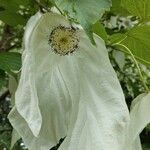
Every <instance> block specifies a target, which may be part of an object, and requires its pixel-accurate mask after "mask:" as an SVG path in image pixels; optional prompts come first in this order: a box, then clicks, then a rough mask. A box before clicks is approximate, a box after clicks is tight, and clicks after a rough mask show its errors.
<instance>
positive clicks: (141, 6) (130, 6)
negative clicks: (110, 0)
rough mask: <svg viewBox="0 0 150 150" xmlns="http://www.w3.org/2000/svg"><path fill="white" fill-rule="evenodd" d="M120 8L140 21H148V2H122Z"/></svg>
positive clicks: (128, 0)
mask: <svg viewBox="0 0 150 150" xmlns="http://www.w3.org/2000/svg"><path fill="white" fill-rule="evenodd" d="M121 3H122V7H124V8H125V9H127V10H128V11H129V12H130V13H131V14H132V15H135V16H138V17H139V18H140V19H141V20H143V19H146V18H149V19H150V0H122V1H121Z"/></svg>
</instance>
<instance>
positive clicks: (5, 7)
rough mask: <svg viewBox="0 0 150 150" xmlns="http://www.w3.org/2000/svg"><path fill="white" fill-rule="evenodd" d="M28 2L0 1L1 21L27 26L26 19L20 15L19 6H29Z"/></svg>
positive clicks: (17, 0)
mask: <svg viewBox="0 0 150 150" xmlns="http://www.w3.org/2000/svg"><path fill="white" fill-rule="evenodd" d="M28 4H29V1H28V0H21V1H20V0H0V8H1V11H0V20H2V21H3V22H5V23H7V24H9V25H11V26H16V25H18V24H23V25H24V24H25V23H26V19H25V18H24V17H23V16H22V15H20V14H19V12H18V11H19V6H21V5H23V6H25V7H26V6H27V5H28Z"/></svg>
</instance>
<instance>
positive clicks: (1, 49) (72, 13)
mask: <svg viewBox="0 0 150 150" xmlns="http://www.w3.org/2000/svg"><path fill="white" fill-rule="evenodd" d="M54 6H55V7H56V8H57V10H58V11H59V13H61V14H62V15H65V16H66V17H67V18H68V19H69V20H70V22H76V23H79V24H81V25H82V27H83V29H84V30H85V31H86V33H87V35H88V36H89V38H90V40H91V42H92V43H93V44H95V43H94V40H93V36H92V34H93V33H96V34H97V35H98V36H100V37H102V38H103V40H104V41H105V43H106V45H107V47H108V48H109V49H110V51H109V54H110V59H111V62H112V65H113V67H114V68H115V70H116V72H117V75H118V77H119V80H120V83H121V85H122V88H123V90H124V93H125V96H126V101H127V104H128V106H129V107H130V103H131V100H132V99H133V98H134V97H136V96H137V95H138V94H140V93H142V92H144V91H145V89H144V87H143V85H142V82H141V78H140V77H139V72H138V69H137V66H136V65H135V64H134V63H135V62H134V61H133V60H132V59H133V58H132V57H130V56H128V55H131V54H132V55H133V57H134V58H135V60H136V61H137V63H138V64H139V66H140V68H141V72H142V74H143V77H144V82H145V81H147V82H146V84H147V86H150V74H149V66H150V41H149V40H150V23H149V22H150V1H149V0H138V1H136V0H112V1H110V0H92V1H91V0H87V1H79V0H71V1H70V0H55V1H54V0H41V1H36V0H0V90H1V92H2V93H3V92H4V93H5V91H6V90H7V89H8V76H9V75H13V76H14V77H15V78H17V75H18V74H17V73H18V71H19V70H20V68H21V54H20V53H21V45H22V36H23V32H24V26H25V24H26V23H27V20H28V19H29V18H30V17H31V16H32V15H33V14H34V13H35V12H37V11H38V10H39V9H40V11H41V12H42V13H44V12H46V11H50V10H51V8H52V7H54ZM114 16H115V17H114ZM116 16H117V17H116ZM128 16H131V17H130V18H128ZM122 18H123V19H122ZM134 21H136V23H134ZM122 45H123V46H122ZM126 47H127V48H126ZM118 50H120V51H122V52H123V53H122V52H121V53H119V52H118ZM129 50H130V52H129ZM127 54H128V55H127ZM140 63H142V64H143V65H141V64H140ZM0 95H3V94H1V93H0ZM9 96H10V94H9V93H7V94H6V96H5V97H3V99H1V98H0V149H2V148H4V147H5V148H7V149H8V148H9V146H10V139H11V137H10V136H11V130H12V129H11V126H10V124H9V122H8V120H7V114H8V112H9V110H10V102H9V100H8V97H9ZM145 137H150V127H149V126H148V127H147V129H146V130H145V131H144V132H143V133H142V135H141V138H142V142H143V143H144V144H143V147H144V149H145V150H148V149H150V143H148V142H147V141H146V140H145ZM20 143H22V142H21V141H19V142H18V143H17V145H15V148H14V149H23V147H22V146H20ZM54 149H55V148H54Z"/></svg>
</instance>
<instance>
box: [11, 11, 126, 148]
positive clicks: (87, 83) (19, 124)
mask: <svg viewBox="0 0 150 150" xmlns="http://www.w3.org/2000/svg"><path fill="white" fill-rule="evenodd" d="M38 17H39V15H35V16H34V17H32V18H31V20H30V21H29V23H28V25H27V27H26V31H25V40H24V44H25V46H24V47H25V51H24V56H23V67H22V74H21V79H20V83H19V86H18V89H17V92H16V105H15V107H14V108H13V110H12V111H11V113H10V114H9V119H10V122H11V124H12V125H13V126H14V128H15V129H16V130H17V132H18V133H19V134H20V136H21V137H22V138H23V140H24V142H25V144H26V146H27V147H28V148H29V149H31V150H49V149H50V148H51V147H53V146H54V145H55V144H56V143H58V141H59V140H60V139H61V138H64V137H66V138H65V140H64V142H63V143H62V145H61V146H60V148H59V149H60V150H110V149H111V150H121V149H122V148H123V145H124V141H125V134H124V133H125V131H126V128H127V125H128V120H129V115H128V109H127V106H126V103H125V100H124V95H123V92H122V89H121V87H120V84H119V81H118V79H117V77H116V73H115V72H114V70H113V68H112V66H111V64H110V61H109V58H108V53H107V50H106V47H105V43H104V41H103V40H102V39H100V38H99V37H98V36H96V35H94V39H95V42H96V44H97V46H93V45H92V44H91V43H90V41H89V39H88V37H87V36H86V34H85V32H84V31H83V30H80V29H78V31H77V34H78V38H79V39H78V41H79V42H78V45H77V48H76V49H75V51H74V52H73V53H72V54H68V55H63V56H61V55H59V54H57V53H54V51H53V50H52V48H51V45H50V43H49V37H50V35H51V33H52V31H53V30H54V29H56V28H57V27H59V26H63V27H66V29H69V28H71V27H70V23H69V22H68V21H67V20H66V19H65V18H64V17H63V16H61V15H58V14H55V13H46V14H44V15H42V16H40V17H39V18H38ZM37 18H38V19H37ZM32 21H35V23H33V22H32ZM32 24H33V26H32ZM57 39H58V38H57ZM64 41H65V40H64ZM64 41H63V42H64ZM56 42H57V41H56ZM54 46H55V45H54ZM63 47H65V46H62V49H63ZM56 48H58V46H57V47H56ZM65 54H66V53H65Z"/></svg>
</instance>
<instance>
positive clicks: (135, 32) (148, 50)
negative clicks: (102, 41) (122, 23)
mask: <svg viewBox="0 0 150 150" xmlns="http://www.w3.org/2000/svg"><path fill="white" fill-rule="evenodd" d="M109 39H110V42H111V45H114V46H115V47H117V48H119V49H120V50H122V51H123V52H126V53H128V51H127V50H126V49H125V48H123V47H121V46H118V45H117V44H116V43H118V42H119V43H120V44H123V45H125V46H126V47H127V48H129V49H130V51H131V52H132V53H133V55H134V56H135V58H137V59H138V60H140V62H141V63H143V64H145V65H150V42H149V39H150V26H148V25H144V26H137V27H134V28H132V29H131V30H129V31H128V32H127V33H126V34H121V33H119V34H114V35H112V36H110V38H109Z"/></svg>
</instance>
